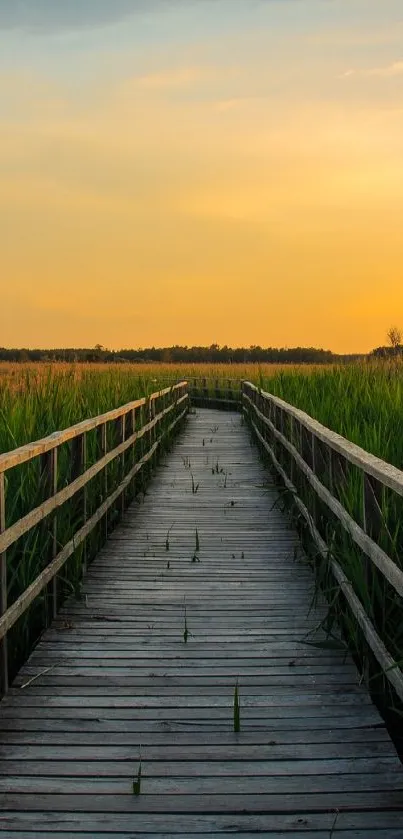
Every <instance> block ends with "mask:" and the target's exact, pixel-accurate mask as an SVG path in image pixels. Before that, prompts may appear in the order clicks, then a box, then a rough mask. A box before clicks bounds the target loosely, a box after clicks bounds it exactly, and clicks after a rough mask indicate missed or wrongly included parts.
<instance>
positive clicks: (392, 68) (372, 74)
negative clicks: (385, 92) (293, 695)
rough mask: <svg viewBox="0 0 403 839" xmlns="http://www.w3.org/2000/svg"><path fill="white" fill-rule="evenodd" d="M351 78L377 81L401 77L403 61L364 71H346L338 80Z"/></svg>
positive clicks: (402, 74)
mask: <svg viewBox="0 0 403 839" xmlns="http://www.w3.org/2000/svg"><path fill="white" fill-rule="evenodd" d="M351 76H360V77H361V78H379V79H392V78H395V77H396V76H403V60H402V61H394V62H393V63H392V64H387V65H386V66H385V67H370V68H367V69H365V70H346V72H345V73H342V74H341V76H340V77H339V78H341V79H347V78H350V77H351Z"/></svg>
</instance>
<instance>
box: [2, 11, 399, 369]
mask: <svg viewBox="0 0 403 839" xmlns="http://www.w3.org/2000/svg"><path fill="white" fill-rule="evenodd" d="M402 45H403V5H402V2H401V0H332V1H331V2H330V0H147V1H146V2H140V0H114V2H113V3H112V2H110V1H109V0H99V2H98V0H71V2H69V3H66V2H64V0H63V2H62V0H25V2H24V3H17V2H12V3H10V2H9V0H0V245H1V247H0V254H1V274H0V276H1V300H0V345H3V346H28V347H32V346H40V347H55V346H57V347H60V346H93V345H94V344H95V343H98V342H99V343H102V344H104V345H105V346H107V347H110V348H123V347H132V346H134V347H138V346H147V345H150V344H154V345H157V346H161V345H167V344H173V343H184V344H189V345H190V344H210V343H212V342H217V343H220V344H224V343H226V344H230V345H233V346H239V345H250V344H261V345H264V346H267V345H271V346H293V345H315V346H325V347H326V348H330V349H332V350H334V351H336V352H337V351H340V352H341V351H345V352H356V351H366V350H369V349H371V348H372V347H374V346H378V345H379V344H382V343H385V340H386V339H385V333H386V331H387V329H388V327H389V326H390V325H391V324H394V323H397V324H398V325H401V326H402V325H403V46H402Z"/></svg>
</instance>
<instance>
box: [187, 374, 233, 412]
mask: <svg viewBox="0 0 403 839" xmlns="http://www.w3.org/2000/svg"><path fill="white" fill-rule="evenodd" d="M187 381H188V382H189V395H190V398H191V401H192V403H193V404H194V405H196V406H202V407H216V408H224V409H232V410H237V409H238V408H240V407H241V403H242V380H241V379H228V378H224V377H218V378H217V377H215V378H212V377H207V376H206V377H202V378H200V377H198V376H194V377H192V376H190V377H188V379H187Z"/></svg>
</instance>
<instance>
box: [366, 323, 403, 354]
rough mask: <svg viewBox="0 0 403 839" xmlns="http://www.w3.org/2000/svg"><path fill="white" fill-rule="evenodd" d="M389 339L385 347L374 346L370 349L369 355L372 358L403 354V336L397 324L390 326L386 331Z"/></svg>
mask: <svg viewBox="0 0 403 839" xmlns="http://www.w3.org/2000/svg"><path fill="white" fill-rule="evenodd" d="M386 337H387V339H388V341H389V344H388V346H387V347H376V349H375V350H372V352H371V353H370V356H372V357H373V358H396V356H403V336H402V331H401V329H399V328H398V327H397V326H391V327H390V329H388V331H387V333H386Z"/></svg>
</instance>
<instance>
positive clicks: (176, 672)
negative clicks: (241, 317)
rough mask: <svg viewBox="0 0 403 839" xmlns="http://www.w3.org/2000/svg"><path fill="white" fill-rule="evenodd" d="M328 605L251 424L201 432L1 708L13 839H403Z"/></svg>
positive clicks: (1, 749) (191, 425) (194, 422)
mask: <svg viewBox="0 0 403 839" xmlns="http://www.w3.org/2000/svg"><path fill="white" fill-rule="evenodd" d="M196 487H197V490H196ZM196 531H197V533H196ZM312 594H313V579H312V575H311V571H310V569H309V567H308V566H307V564H306V563H305V561H304V557H303V555H302V552H301V548H300V544H299V541H298V538H297V536H296V533H295V532H294V530H293V529H292V526H291V524H290V522H289V521H288V519H287V518H286V517H285V516H284V514H283V513H282V512H281V510H280V507H279V504H278V495H277V490H276V488H275V487H274V485H273V483H272V481H271V479H270V476H269V475H268V474H267V472H266V471H265V469H264V467H263V465H262V464H261V463H260V461H259V459H258V455H257V451H256V449H255V448H254V447H253V446H251V444H250V440H249V435H248V432H247V430H246V428H245V427H244V426H243V425H242V422H241V418H240V416H239V415H238V414H231V413H223V412H219V411H208V410H199V411H197V413H196V414H195V415H190V416H189V418H188V422H187V427H186V430H185V432H184V433H183V434H182V436H181V438H180V439H179V441H178V442H177V443H176V445H175V448H174V450H173V452H172V453H171V454H170V455H168V456H166V458H165V460H163V461H162V463H161V465H160V467H159V468H158V471H157V475H156V477H155V478H154V479H153V481H152V483H151V485H150V488H149V490H148V492H147V493H146V495H145V496H144V500H143V501H142V502H141V503H140V504H136V505H134V506H133V507H132V508H130V509H129V510H128V511H127V514H126V517H125V519H124V522H123V523H122V524H121V525H120V526H119V527H118V528H117V529H116V530H115V531H114V533H113V534H112V536H111V538H110V539H109V541H108V543H107V544H106V545H105V547H104V548H103V550H102V551H101V552H100V554H99V556H98V558H97V559H96V560H95V562H94V563H93V564H92V565H91V568H90V570H89V572H88V575H87V577H86V581H85V595H86V597H85V599H83V600H82V601H79V602H77V601H74V600H70V601H68V602H67V603H66V604H65V606H64V608H63V610H62V612H61V613H60V614H59V616H58V619H57V620H56V621H55V622H54V623H53V625H52V626H51V627H50V629H49V630H48V631H47V632H46V633H45V635H44V636H43V638H42V640H41V642H40V643H39V644H38V646H37V648H36V649H35V650H34V652H33V653H32V655H31V657H30V659H29V661H28V662H27V664H26V666H25V667H24V668H23V669H22V671H21V672H20V673H19V675H18V677H17V679H16V680H15V682H14V685H13V686H12V688H11V691H10V693H9V695H8V696H7V697H6V699H4V700H3V702H2V704H1V706H0V826H1V830H2V836H3V835H4V836H5V837H10V839H11V837H14V839H15V838H16V837H19V839H33V837H34V836H38V835H46V836H49V837H53V838H54V839H55V837H57V836H61V837H63V836H64V837H67V836H74V837H77V839H80V837H84V836H94V837H97V836H100V837H104V839H112V837H115V836H116V837H118V836H120V837H131V838H132V839H133V837H140V836H148V835H152V836H154V837H155V839H158V837H163V836H164V837H165V836H176V837H188V836H190V837H191V836H199V837H200V836H211V837H212V839H213V838H214V837H223V836H226V835H228V834H229V833H230V834H232V835H242V836H243V837H245V839H252V837H253V836H256V837H257V836H258V835H267V836H270V837H271V839H276V837H277V839H280V837H282V839H284V837H286V836H291V835H292V836H296V837H297V839H302V837H304V839H329V836H330V835H332V833H331V832H332V830H333V827H334V826H335V831H334V836H335V837H336V836H337V837H341V838H342V839H375V837H376V839H397V837H398V836H399V837H400V836H402V835H403V791H402V790H403V776H402V773H401V768H400V763H399V761H398V758H397V756H396V754H395V751H394V748H393V745H392V743H391V741H390V739H389V736H388V734H387V732H386V729H385V726H384V724H383V722H382V720H381V719H380V717H379V715H378V712H377V711H376V709H375V708H374V707H373V705H372V703H371V701H370V699H369V697H368V695H367V693H366V691H365V689H364V688H363V687H360V685H359V674H358V673H357V671H356V668H355V666H354V664H353V662H352V661H351V659H350V658H347V659H345V656H344V653H343V651H342V650H339V649H328V648H326V647H320V646H315V644H317V643H319V644H320V643H321V641H322V640H323V637H324V636H323V634H322V633H321V630H317V631H316V632H315V627H317V625H318V624H319V623H320V622H321V620H322V619H323V618H324V616H325V615H326V607H325V604H324V603H319V605H318V606H317V608H316V609H315V611H311V612H310V611H309V609H310V605H311V599H312ZM185 607H186V623H187V627H188V632H189V635H188V638H187V643H185V642H184V638H183V633H184V619H185ZM310 642H313V643H310ZM236 680H238V683H239V693H240V719H241V730H240V732H239V733H234V731H233V692H234V686H235V682H236ZM140 750H141V757H142V788H141V794H140V796H133V794H132V781H133V778H135V776H136V773H137V769H138V762H139V757H140Z"/></svg>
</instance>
